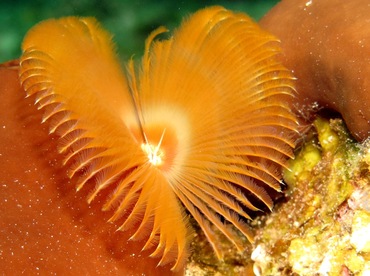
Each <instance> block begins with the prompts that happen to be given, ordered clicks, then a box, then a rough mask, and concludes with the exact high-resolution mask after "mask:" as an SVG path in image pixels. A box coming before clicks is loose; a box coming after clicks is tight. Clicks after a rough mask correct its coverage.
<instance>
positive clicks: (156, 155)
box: [141, 143, 164, 166]
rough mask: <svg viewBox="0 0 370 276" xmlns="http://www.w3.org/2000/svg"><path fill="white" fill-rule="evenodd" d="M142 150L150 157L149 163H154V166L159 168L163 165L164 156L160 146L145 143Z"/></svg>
mask: <svg viewBox="0 0 370 276" xmlns="http://www.w3.org/2000/svg"><path fill="white" fill-rule="evenodd" d="M141 149H142V150H143V151H144V152H145V154H146V155H147V156H148V159H149V162H150V163H152V164H153V165H154V166H159V165H161V164H162V157H163V155H164V154H163V152H162V151H161V150H160V149H159V147H158V146H153V145H151V144H148V143H143V144H141Z"/></svg>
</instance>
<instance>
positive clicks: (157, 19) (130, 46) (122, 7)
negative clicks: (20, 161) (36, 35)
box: [0, 0, 278, 62]
mask: <svg viewBox="0 0 370 276" xmlns="http://www.w3.org/2000/svg"><path fill="white" fill-rule="evenodd" d="M277 2H278V0H243V1H242V0H229V1H225V0H224V1H215V0H214V1H211V0H208V1H205V0H204V1H202V0H198V1H196V0H192V1H174V0H156V1H153V0H100V1H99V0H74V1H72V0H71V1H66V0H49V1H45V0H43V1H41V0H36V1H30V0H28V1H27V0H8V1H4V0H0V62H4V61H7V60H11V59H15V58H18V57H19V56H20V54H21V50H20V47H21V42H22V39H23V37H24V35H25V34H26V32H27V30H29V29H30V28H31V27H32V26H33V25H35V24H36V23H37V22H40V21H42V20H45V19H47V18H58V17H62V16H69V15H75V16H93V17H96V18H97V19H98V20H99V21H100V22H101V24H102V25H103V27H104V28H105V29H107V30H109V31H110V32H111V33H112V34H113V35H114V38H113V39H114V41H115V43H116V44H117V51H118V54H119V55H120V57H121V59H123V60H127V59H128V58H130V57H131V56H132V55H135V56H140V55H141V53H142V51H143V47H144V41H145V38H146V37H147V36H148V34H149V33H150V32H151V31H152V30H153V29H155V28H157V27H158V26H161V25H164V26H166V27H167V28H169V29H170V30H173V29H174V28H176V27H177V26H178V25H179V23H180V22H181V19H182V18H183V17H184V16H186V15H189V14H191V13H192V12H194V11H196V10H198V9H200V8H203V7H206V6H211V5H222V6H224V7H226V8H228V9H231V10H234V11H241V12H245V13H247V14H249V15H250V16H251V17H253V18H254V19H255V20H258V19H260V18H261V17H262V16H263V15H264V14H265V13H266V12H267V11H268V10H269V9H270V8H271V7H273V6H274V5H275V4H276V3H277Z"/></svg>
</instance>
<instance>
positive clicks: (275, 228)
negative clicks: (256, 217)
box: [252, 118, 370, 275]
mask: <svg viewBox="0 0 370 276" xmlns="http://www.w3.org/2000/svg"><path fill="white" fill-rule="evenodd" d="M314 126H315V131H312V132H311V133H310V134H308V136H307V138H306V142H305V144H304V145H303V147H302V148H301V149H299V152H297V155H296V158H295V160H292V161H290V165H289V167H290V171H289V170H286V171H285V175H284V179H285V181H286V182H287V183H288V186H289V190H288V191H287V199H286V202H284V203H281V204H279V205H278V206H277V208H276V209H275V210H274V212H273V213H272V214H270V215H268V216H266V217H264V218H261V225H262V227H261V228H260V229H259V230H258V231H257V235H256V240H255V244H254V248H255V249H254V251H253V253H252V259H253V260H254V261H255V264H254V272H255V274H256V275H369V273H370V235H369V233H370V232H369V231H370V173H369V171H370V141H369V140H367V141H365V142H364V143H363V144H358V143H356V142H355V141H353V140H352V139H351V138H350V137H349V135H348V134H347V133H348V132H347V130H346V129H345V127H344V124H343V122H342V120H340V119H332V120H326V119H323V118H318V119H316V121H315V122H314ZM346 273H347V274H346Z"/></svg>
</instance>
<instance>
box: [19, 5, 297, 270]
mask: <svg viewBox="0 0 370 276" xmlns="http://www.w3.org/2000/svg"><path fill="white" fill-rule="evenodd" d="M163 31H165V29H164V28H159V29H158V30H157V31H155V32H153V33H152V34H151V35H150V36H149V38H148V39H147V42H146V48H145V53H144V56H143V59H142V64H141V66H140V67H139V70H137V71H135V69H134V64H133V61H130V62H129V63H128V66H127V77H125V74H123V72H122V70H121V68H120V65H119V62H118V61H117V58H116V56H115V53H114V51H113V49H114V47H113V45H112V42H111V36H110V34H108V33H107V32H106V31H104V30H103V29H101V28H100V26H99V25H98V23H97V22H96V20H94V19H93V18H76V17H67V18H62V19H59V20H53V19H52V20H47V21H45V22H42V23H40V24H39V25H37V26H36V27H34V28H33V29H32V30H30V31H29V33H28V34H27V36H26V38H25V39H24V42H23V51H24V52H23V55H22V57H21V62H20V64H21V69H20V80H21V83H22V86H23V88H24V89H25V91H26V93H27V96H31V95H35V103H36V104H37V106H38V108H39V109H42V110H43V111H44V117H43V121H48V122H49V123H50V133H56V134H58V135H59V137H60V152H61V153H62V154H64V155H65V162H64V163H65V166H67V167H68V168H69V177H71V178H72V177H76V178H78V181H77V183H78V185H77V191H78V190H81V189H83V188H84V189H85V188H86V189H89V190H90V191H91V193H90V196H89V197H88V203H89V204H90V203H91V202H92V201H93V200H94V199H96V197H97V196H98V194H101V193H102V192H103V190H105V191H110V196H108V197H106V201H105V203H104V204H103V206H102V209H103V210H112V214H113V215H112V217H111V219H110V220H111V221H118V222H119V223H120V225H121V226H120V227H119V230H126V229H129V228H131V227H135V229H136V232H135V233H134V235H133V236H132V239H139V238H146V239H147V242H146V244H145V246H144V249H149V248H154V251H153V253H152V255H151V256H157V257H160V258H161V259H160V262H159V263H160V264H165V263H168V262H172V261H175V262H174V265H173V269H174V270H176V269H179V268H180V267H181V266H182V265H183V263H184V261H185V260H186V257H187V254H188V252H189V250H188V246H189V234H190V233H191V230H190V229H191V227H190V225H189V222H188V217H187V215H186V212H185V210H187V212H189V213H190V214H191V215H192V216H193V217H194V219H195V220H196V221H197V222H198V224H199V226H200V227H201V229H202V230H203V231H204V233H205V235H206V237H207V238H208V240H209V242H210V243H211V245H212V247H213V248H214V251H215V252H216V255H217V256H218V257H219V258H222V252H221V249H220V246H219V245H218V242H217V239H216V236H215V234H214V232H213V230H214V229H217V230H218V231H220V232H221V233H223V234H224V235H225V236H226V237H227V238H228V239H229V240H230V241H231V242H232V243H234V244H235V246H236V247H237V248H238V250H240V251H242V250H243V248H244V246H243V236H245V237H247V238H248V239H249V240H251V241H252V234H251V230H250V229H249V227H248V225H247V223H246V221H245V219H250V217H249V215H248V214H247V213H246V209H250V210H258V208H257V207H255V205H254V204H253V201H251V200H250V198H248V197H247V196H246V193H245V191H248V192H249V193H250V194H252V195H253V196H254V197H255V198H256V199H258V200H260V201H262V202H263V203H264V204H265V205H267V206H268V207H269V208H270V209H271V208H272V205H273V202H272V200H271V198H270V197H269V195H268V194H267V192H266V191H265V189H264V188H262V187H261V184H262V183H265V184H266V185H267V186H269V187H272V188H273V189H275V190H278V191H279V190H280V179H281V175H280V172H279V169H280V167H281V166H284V164H285V160H286V159H287V157H292V156H293V155H292V148H293V147H294V141H293V135H292V134H293V133H294V132H296V129H297V122H296V119H295V116H294V114H293V113H292V112H291V111H290V109H289V107H288V105H287V104H286V103H285V100H286V99H287V97H294V88H293V86H294V78H293V76H292V75H291V73H290V72H289V71H288V70H287V69H286V68H284V67H283V66H282V65H281V64H280V63H279V62H278V60H277V58H276V55H277V54H278V53H279V51H280V48H279V43H278V41H277V39H276V38H275V37H273V36H271V35H270V34H268V33H266V32H265V31H263V30H261V29H260V28H259V27H258V25H257V24H256V23H254V22H253V21H252V20H251V19H250V18H249V17H247V16H246V15H244V14H241V13H233V12H231V11H228V10H225V9H223V8H222V7H210V8H206V9H203V10H200V11H198V12H196V13H195V14H193V15H192V16H191V17H189V18H188V19H187V20H185V21H184V22H183V23H182V25H181V26H180V28H179V29H178V30H176V31H175V32H174V34H173V36H172V37H170V38H169V39H166V40H154V38H155V37H156V36H157V35H158V34H159V33H161V32H163ZM243 218H245V219H243Z"/></svg>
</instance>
